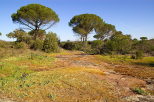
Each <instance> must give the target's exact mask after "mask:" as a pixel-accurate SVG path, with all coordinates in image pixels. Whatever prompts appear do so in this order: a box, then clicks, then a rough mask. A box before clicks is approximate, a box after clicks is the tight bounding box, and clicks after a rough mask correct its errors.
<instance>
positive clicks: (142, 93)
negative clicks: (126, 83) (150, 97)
mask: <svg viewBox="0 0 154 102" xmlns="http://www.w3.org/2000/svg"><path fill="white" fill-rule="evenodd" d="M132 91H133V92H134V93H136V94H140V95H147V92H145V91H144V90H142V89H141V88H134V89H132Z"/></svg>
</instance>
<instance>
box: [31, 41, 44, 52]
mask: <svg viewBox="0 0 154 102" xmlns="http://www.w3.org/2000/svg"><path fill="white" fill-rule="evenodd" d="M31 43H32V44H31V49H34V50H42V49H43V41H42V40H40V39H36V40H34V41H31Z"/></svg>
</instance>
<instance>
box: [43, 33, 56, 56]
mask: <svg viewBox="0 0 154 102" xmlns="http://www.w3.org/2000/svg"><path fill="white" fill-rule="evenodd" d="M43 50H44V51H45V52H47V53H50V52H58V51H59V46H58V38H57V35H56V34H55V33H52V32H49V33H48V34H47V35H46V38H45V40H44V43H43Z"/></svg>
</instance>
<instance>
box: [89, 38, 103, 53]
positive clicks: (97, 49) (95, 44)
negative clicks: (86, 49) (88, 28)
mask: <svg viewBox="0 0 154 102" xmlns="http://www.w3.org/2000/svg"><path fill="white" fill-rule="evenodd" d="M102 46H103V41H101V40H95V41H92V42H91V48H92V53H93V54H101V49H102Z"/></svg>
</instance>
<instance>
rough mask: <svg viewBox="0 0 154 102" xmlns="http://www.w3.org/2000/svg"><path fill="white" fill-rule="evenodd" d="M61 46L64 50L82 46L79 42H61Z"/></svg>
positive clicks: (76, 48) (78, 48) (79, 48)
mask: <svg viewBox="0 0 154 102" xmlns="http://www.w3.org/2000/svg"><path fill="white" fill-rule="evenodd" d="M60 45H61V47H62V48H64V49H66V50H81V48H82V44H81V42H70V41H67V42H62V43H61V44H60Z"/></svg>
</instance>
